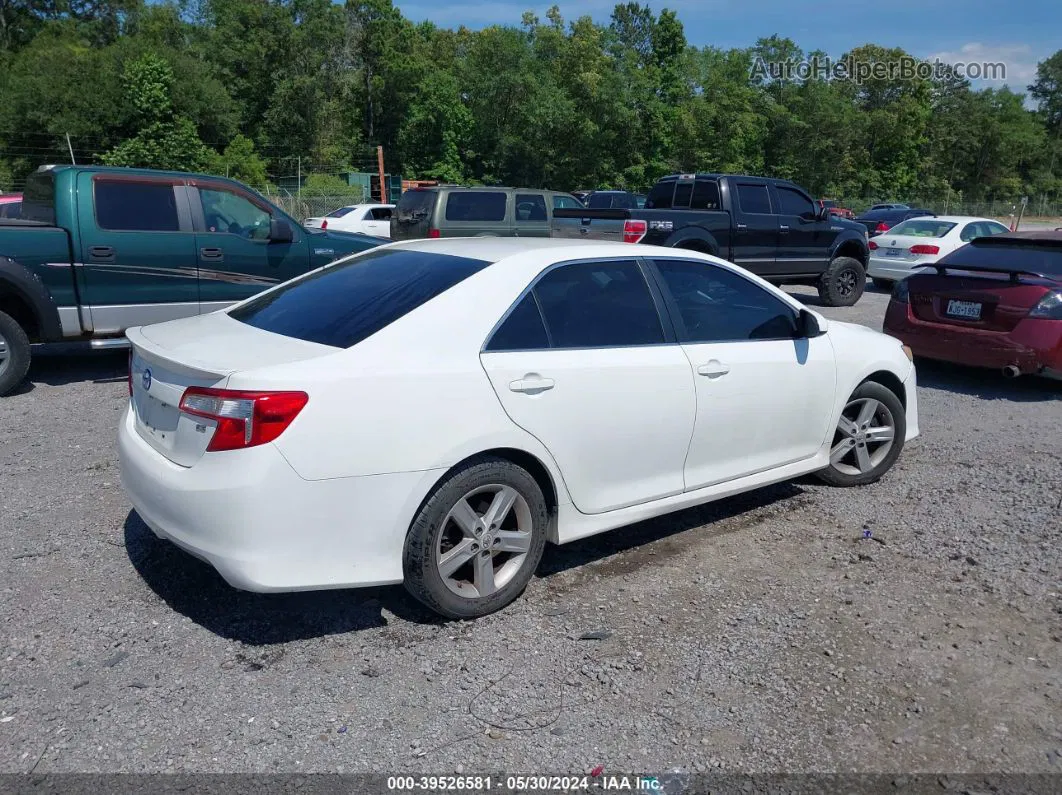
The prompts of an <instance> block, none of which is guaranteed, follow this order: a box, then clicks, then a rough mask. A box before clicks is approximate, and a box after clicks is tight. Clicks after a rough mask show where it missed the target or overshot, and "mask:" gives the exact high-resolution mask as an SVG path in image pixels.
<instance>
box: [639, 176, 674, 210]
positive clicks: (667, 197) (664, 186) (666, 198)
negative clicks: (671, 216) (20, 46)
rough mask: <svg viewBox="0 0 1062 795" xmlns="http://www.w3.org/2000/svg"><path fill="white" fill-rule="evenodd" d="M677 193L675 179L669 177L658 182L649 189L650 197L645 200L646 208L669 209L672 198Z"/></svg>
mask: <svg viewBox="0 0 1062 795" xmlns="http://www.w3.org/2000/svg"><path fill="white" fill-rule="evenodd" d="M674 195H675V180H673V179H668V180H663V181H662V182H658V183H656V184H655V185H654V186H653V189H652V190H651V191H649V198H648V199H646V200H645V206H646V209H650V210H669V209H671V198H672V197H673V196H674Z"/></svg>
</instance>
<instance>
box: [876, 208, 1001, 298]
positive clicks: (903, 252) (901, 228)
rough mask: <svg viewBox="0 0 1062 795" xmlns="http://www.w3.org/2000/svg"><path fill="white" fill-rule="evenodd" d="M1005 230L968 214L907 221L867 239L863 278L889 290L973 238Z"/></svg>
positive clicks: (996, 224) (992, 222)
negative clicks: (867, 248) (868, 252)
mask: <svg viewBox="0 0 1062 795" xmlns="http://www.w3.org/2000/svg"><path fill="white" fill-rule="evenodd" d="M1009 231H1010V230H1009V229H1007V227H1006V226H1004V225H1003V224H1001V223H1000V222H999V221H993V220H992V219H991V218H975V217H973V216H969V215H937V216H932V217H921V218H908V219H907V220H906V221H904V222H902V223H899V224H897V225H896V226H894V227H893V228H892V229H890V230H889V231H887V232H882V233H881V234H880V235H877V236H875V237H872V238H871V239H870V242H869V243H868V245H869V247H870V263H869V266H868V267H867V275H869V276H870V277H871V278H872V279H873V280H874V284H876V285H877V286H878V287H884V288H889V287H891V286H892V284H893V283H894V282H898V281H900V280H902V279H906V278H907V277H908V276H910V275H911V274H912V273H918V272H919V271H920V270H921V269H923V268H926V267H928V266H930V265H933V264H934V263H935V262H936V261H937V260H938V259H940V258H941V257H943V256H944V255H945V254H950V253H951V252H952V251H954V250H955V249H957V248H959V247H960V246H965V245H966V244H967V243H969V242H970V241H971V240H973V239H974V238H975V237H988V236H990V235H999V234H1002V233H1003V232H1009Z"/></svg>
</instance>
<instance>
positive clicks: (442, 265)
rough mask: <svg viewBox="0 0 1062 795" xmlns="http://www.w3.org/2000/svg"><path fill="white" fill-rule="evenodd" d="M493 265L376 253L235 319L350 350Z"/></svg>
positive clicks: (245, 308)
mask: <svg viewBox="0 0 1062 795" xmlns="http://www.w3.org/2000/svg"><path fill="white" fill-rule="evenodd" d="M489 264H490V263H489V262H485V261H483V260H477V259H466V258H465V257H452V256H449V255H445V254H434V253H429V252H425V251H410V250H408V249H385V250H380V251H371V252H369V253H367V254H363V255H359V256H356V257H353V258H351V259H349V260H346V261H343V262H340V263H338V264H335V265H330V266H328V267H326V268H324V269H322V270H319V271H316V272H314V273H311V274H310V275H308V276H305V277H303V278H301V279H295V280H293V281H290V282H288V283H287V284H285V285H282V286H281V287H278V288H277V289H275V290H270V291H269V292H266V293H263V294H262V295H260V296H258V297H257V298H254V299H252V300H251V301H249V302H247V303H246V304H243V305H241V306H238V307H236V308H235V309H232V310H231V311H230V312H229V316H230V317H233V318H235V319H236V320H239V321H240V322H241V323H246V324H247V325H249V326H254V327H255V328H260V329H262V330H263V331H271V332H273V333H274V334H282V335H284V336H285V337H294V338H295V339H300V340H305V341H307V342H316V343H319V344H321V345H331V346H333V347H335V348H349V347H350V346H352V345H355V344H357V343H359V342H361V341H362V340H363V339H365V338H366V337H370V336H372V335H373V334H375V333H376V332H377V331H379V330H380V329H382V328H384V327H386V326H388V325H390V324H391V323H393V322H394V321H396V320H398V319H399V318H400V317H402V316H403V315H405V314H408V313H409V312H412V311H413V310H414V309H416V308H417V307H418V306H420V305H421V304H423V303H426V302H427V301H430V300H431V299H432V298H434V297H435V296H437V295H439V294H441V293H443V292H445V291H446V290H449V289H450V288H451V287H453V286H454V285H455V284H457V283H458V282H460V281H462V280H464V279H467V278H468V277H469V276H471V275H472V274H473V273H476V272H477V271H480V270H482V269H483V268H485V267H487V265H489Z"/></svg>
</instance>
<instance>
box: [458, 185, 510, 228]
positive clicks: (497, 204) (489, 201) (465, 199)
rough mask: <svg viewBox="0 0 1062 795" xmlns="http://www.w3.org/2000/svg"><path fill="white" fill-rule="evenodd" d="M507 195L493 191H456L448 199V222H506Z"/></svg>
mask: <svg viewBox="0 0 1062 795" xmlns="http://www.w3.org/2000/svg"><path fill="white" fill-rule="evenodd" d="M505 198H506V197H505V194H504V193H501V192H497V193H495V192H493V191H455V192H454V193H451V194H450V195H449V196H448V197H447V199H446V220H447V221H504V220H505Z"/></svg>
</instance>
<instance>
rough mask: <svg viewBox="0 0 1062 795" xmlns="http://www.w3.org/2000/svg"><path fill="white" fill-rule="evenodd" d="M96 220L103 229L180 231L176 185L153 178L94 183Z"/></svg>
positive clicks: (98, 181)
mask: <svg viewBox="0 0 1062 795" xmlns="http://www.w3.org/2000/svg"><path fill="white" fill-rule="evenodd" d="M95 194H96V223H98V224H99V226H100V229H116V230H126V231H144V232H177V231H179V230H180V225H179V224H178V222H177V199H176V197H175V196H174V193H173V186H172V185H169V184H160V183H150V182H125V181H117V180H116V181H113V182H110V181H107V180H102V179H98V180H96V185H95Z"/></svg>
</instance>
